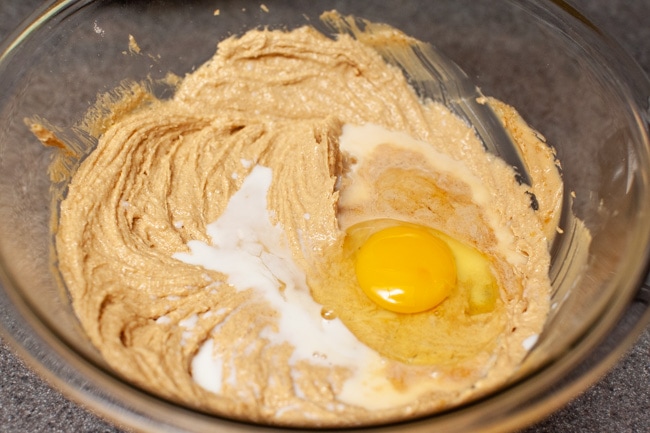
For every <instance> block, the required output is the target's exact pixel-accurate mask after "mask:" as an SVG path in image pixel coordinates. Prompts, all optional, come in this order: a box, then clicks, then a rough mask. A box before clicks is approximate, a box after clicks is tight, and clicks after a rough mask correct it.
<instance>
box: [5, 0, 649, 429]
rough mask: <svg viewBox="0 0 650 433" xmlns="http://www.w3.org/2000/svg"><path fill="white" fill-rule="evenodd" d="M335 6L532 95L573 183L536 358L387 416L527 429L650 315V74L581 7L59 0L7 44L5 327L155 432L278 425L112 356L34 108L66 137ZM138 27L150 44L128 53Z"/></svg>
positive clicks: (536, 120)
mask: <svg viewBox="0 0 650 433" xmlns="http://www.w3.org/2000/svg"><path fill="white" fill-rule="evenodd" d="M330 9H337V10H338V11H340V12H342V13H344V14H353V15H356V16H358V17H362V18H366V19H369V20H371V21H379V22H386V23H388V24H390V25H393V26H394V27H397V28H399V29H401V30H403V31H404V32H405V33H407V34H409V35H412V36H414V37H416V38H418V39H420V40H423V41H425V42H430V43H432V44H433V45H434V46H435V47H436V48H437V49H438V50H440V52H442V53H443V54H445V55H446V56H447V57H449V58H450V59H452V60H453V61H454V62H455V63H456V64H458V65H459V66H460V67H461V68H462V69H463V70H464V71H465V72H466V73H467V74H468V75H469V77H470V79H471V80H472V81H473V82H474V83H475V84H476V85H478V86H479V87H480V88H481V90H482V91H483V93H484V94H486V95H489V96H494V97H496V98H498V99H500V100H502V101H505V102H507V103H509V104H511V105H513V106H514V107H515V108H517V109H518V110H519V112H520V113H521V114H522V115H523V117H524V118H525V119H526V120H527V121H528V122H529V123H530V124H531V125H532V126H533V127H535V128H536V129H538V130H539V131H541V132H542V133H543V134H544V135H545V136H546V138H547V141H548V142H549V143H551V144H552V145H553V146H554V147H555V148H556V150H557V153H558V158H559V160H560V161H561V163H562V175H563V180H564V188H565V196H566V197H567V200H566V202H565V211H564V214H563V219H562V222H561V226H562V227H564V233H563V234H562V235H560V236H558V238H557V240H556V242H555V244H554V246H553V250H552V254H553V255H552V267H551V277H552V280H553V287H554V293H553V298H552V304H553V309H552V312H551V315H550V316H549V319H548V322H547V325H546V328H545V331H544V333H543V334H542V335H541V336H540V338H539V341H538V343H537V345H536V346H535V347H534V348H533V350H532V351H531V353H530V354H529V356H528V357H527V358H526V360H525V362H524V364H523V365H522V367H521V369H520V371H519V372H518V373H517V374H516V375H515V377H514V378H513V379H512V380H511V381H510V382H509V383H507V384H505V385H504V386H503V387H501V388H500V389H498V390H496V391H495V392H492V393H490V394H489V395H486V396H485V397H482V398H480V399H478V400H474V401H471V402H469V403H467V404H464V405H461V406H459V407H456V408H453V409H450V410H447V411H444V412H440V413H436V414H433V415H431V416H428V417H424V418H420V419H412V420H405V421H404V422H402V423H399V424H392V425H387V426H384V427H376V426H375V429H386V430H394V431H431V430H433V429H437V430H438V431H446V432H461V431H474V432H479V431H504V430H508V429H515V428H519V427H522V426H524V425H527V424H529V423H532V422H534V421H535V420H538V419H539V418H541V417H542V416H544V415H546V414H548V413H549V412H550V411H552V410H554V409H557V408H558V407H560V406H561V405H563V404H564V403H566V402H567V401H568V400H569V399H570V398H571V397H573V396H575V395H576V393H577V392H579V391H581V390H583V389H585V388H586V387H587V386H588V385H589V384H591V383H592V382H593V381H595V380H596V379H597V378H598V377H599V375H601V374H602V373H603V372H604V371H605V370H606V369H608V368H609V367H611V366H612V365H613V363H614V362H615V361H616V359H617V358H618V356H620V355H621V354H622V352H623V351H624V350H625V349H626V348H627V347H629V345H630V344H631V343H632V342H633V341H634V339H635V338H636V337H637V336H638V334H639V333H640V332H641V330H642V329H644V327H645V326H646V325H647V324H648V323H649V322H650V309H649V308H648V303H649V300H650V294H649V290H648V288H647V287H646V286H645V285H644V284H643V279H644V276H645V272H646V267H647V263H648V257H649V256H648V245H649V242H648V241H649V240H650V200H649V198H650V189H649V188H650V179H649V176H650V153H649V149H650V146H649V144H650V143H649V139H648V99H647V97H648V95H650V84H649V83H648V80H647V78H646V77H645V76H644V75H643V73H642V72H641V71H640V70H639V68H638V67H637V66H636V65H635V64H634V62H633V61H631V60H630V59H629V58H628V57H626V56H625V55H624V54H621V51H620V50H619V48H618V47H617V46H616V45H615V44H613V43H612V42H610V41H609V40H608V39H607V38H606V37H604V36H602V35H601V33H600V32H599V31H598V29H597V28H595V27H594V26H593V25H591V23H589V22H588V21H587V20H586V19H584V18H583V17H582V16H581V15H580V14H579V13H578V12H577V11H575V10H574V9H572V8H571V7H570V6H569V5H567V4H566V3H564V2H562V1H559V0H558V1H532V0H525V1H514V0H513V1H506V0H502V1H498V2H497V1H494V2H477V1H474V0H449V1H436V2H426V1H407V2H401V3H400V4H399V6H396V4H395V2H391V1H372V2H371V1H355V2H352V1H349V2H344V1H325V0H317V1H310V2H306V1H299V0H294V1H282V2H280V1H266V2H265V3H264V6H263V7H262V5H261V4H260V3H259V2H249V1H246V0H244V1H238V2H227V1H217V0H210V1H207V0H206V1H192V2H178V1H164V0H158V1H138V2H128V1H105V2H99V1H97V2H91V1H77V2H74V1H53V2H50V3H48V4H46V5H44V6H43V7H42V8H41V9H40V10H39V11H38V12H36V13H35V14H34V15H33V16H32V19H31V20H30V22H29V23H28V24H26V25H25V26H24V27H23V28H22V29H20V31H18V32H17V33H15V35H14V36H15V37H14V38H13V39H11V40H9V41H7V42H6V43H5V44H4V46H3V47H2V51H1V52H2V56H1V57H0V277H1V282H2V290H0V328H1V329H2V331H3V335H4V336H6V337H7V339H8V340H9V342H10V343H11V344H12V346H14V347H15V348H16V350H17V351H18V352H19V354H20V355H22V357H23V358H24V359H26V360H27V361H28V363H29V364H30V365H31V366H33V367H34V368H35V369H36V370H37V371H39V372H40V373H41V374H42V375H43V376H44V377H45V378H46V379H48V380H49V381H51V382H52V383H54V384H55V385H56V386H57V387H59V388H61V389H62V390H63V391H64V392H65V393H66V394H67V395H68V396H70V397H71V398H73V399H75V400H77V401H79V402H81V403H82V404H84V405H86V406H88V407H90V408H91V409H93V410H94V411H96V412H97V413H100V414H102V415H103V416H105V417H107V418H109V419H111V420H113V421H114V422H116V423H117V424H119V425H125V426H128V427H131V428H134V429H137V430H142V431H161V430H165V431H176V430H179V431H205V430H207V429H209V428H215V429H217V428H218V429H220V431H249V430H251V429H252V428H259V429H270V428H268V427H264V426H253V425H250V424H246V423H242V422H237V421H234V420H229V419H226V418H221V417H217V416H213V415H210V414H205V413H201V412H198V411H194V410H191V409H189V408H186V407H182V406H179V405H176V404H173V403H170V402H168V401H166V400H164V399H161V398H158V397H156V396H155V395H152V394H150V393H147V392H145V391H143V390H141V389H138V388H136V387H134V386H132V385H131V384H129V383H126V382H124V381H123V380H121V379H120V378H119V377H118V376H117V375H116V374H114V372H112V371H111V369H110V368H109V367H108V366H107V365H106V364H105V362H104V361H103V360H102V358H101V357H100V356H99V354H98V353H97V351H96V350H95V349H94V348H93V347H92V346H91V345H90V343H89V341H88V340H87V338H86V337H85V335H84V333H83V331H82V330H81V328H80V326H79V324H78V322H77V320H76V318H75V316H74V314H73V312H72V309H71V305H70V303H69V299H68V297H67V294H66V293H65V291H64V290H62V289H61V288H60V286H59V284H58V279H57V272H56V269H55V268H53V267H52V256H51V255H52V250H51V249H52V239H51V233H50V222H51V218H52V217H53V212H55V211H56V208H55V207H54V208H53V207H52V206H51V202H52V197H51V187H52V183H51V180H50V176H49V175H48V165H49V163H50V161H51V158H52V152H53V150H51V149H46V148H45V147H43V146H42V145H41V144H40V143H39V142H38V141H37V140H36V139H35V138H34V137H33V135H32V134H31V133H30V131H29V129H28V128H27V127H26V126H25V123H24V121H23V119H24V118H34V117H35V116H37V117H40V118H42V119H46V120H47V121H48V122H49V123H51V124H53V125H56V127H57V128H59V133H60V135H61V136H63V137H65V136H66V135H68V136H71V135H73V134H75V133H76V131H75V123H76V122H77V121H79V120H80V119H81V118H82V116H83V115H84V113H85V112H86V110H88V109H89V107H91V106H92V104H93V103H94V101H95V99H96V97H97V95H98V94H100V93H104V92H106V91H109V90H111V89H113V88H115V87H116V86H118V85H119V84H120V83H121V82H122V81H123V80H124V79H132V80H144V79H148V78H151V79H154V80H155V79H160V78H163V77H164V76H165V75H166V74H167V73H168V72H173V73H175V74H177V75H180V76H182V75H184V74H185V73H187V72H190V71H192V70H193V68H196V67H197V66H198V65H200V64H201V63H203V62H204V61H205V60H207V59H208V58H210V57H211V56H212V54H214V51H215V48H216V43H217V42H218V41H219V40H221V39H223V38H224V37H226V36H228V35H231V34H240V33H242V32H243V31H246V30H248V29H250V28H253V27H258V26H269V27H282V28H285V27H286V28H293V27H296V26H300V25H303V24H307V23H315V22H316V21H317V19H318V16H319V15H320V13H321V12H323V11H326V10H330ZM216 10H218V11H219V14H218V16H217V14H215V11H216ZM129 35H133V36H134V37H135V38H136V40H137V41H138V45H139V48H140V50H141V51H142V52H143V53H146V55H137V56H134V55H129V54H128V53H125V52H126V51H127V50H128V42H129V39H128V37H129ZM160 91H161V92H163V93H164V91H165V89H160ZM571 196H574V197H575V198H574V199H573V200H571V199H570V197H571ZM53 209H54V210H53ZM572 215H574V216H575V217H577V218H578V219H579V220H581V221H583V222H584V223H585V225H586V227H587V228H588V229H589V231H590V233H591V236H592V240H591V243H590V244H589V246H588V251H587V255H586V256H585V258H584V261H582V260H580V257H577V256H576V254H575V252H576V251H577V250H579V248H578V247H580V246H581V245H580V242H581V240H580V238H579V237H578V236H573V235H574V233H573V232H572V230H571V228H572V225H571V221H572ZM582 246H585V245H582Z"/></svg>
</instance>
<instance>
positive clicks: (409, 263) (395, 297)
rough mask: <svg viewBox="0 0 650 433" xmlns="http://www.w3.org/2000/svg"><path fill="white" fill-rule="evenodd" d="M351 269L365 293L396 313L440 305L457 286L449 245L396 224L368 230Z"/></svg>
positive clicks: (433, 236) (414, 311) (420, 310)
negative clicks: (370, 232) (371, 232)
mask: <svg viewBox="0 0 650 433" xmlns="http://www.w3.org/2000/svg"><path fill="white" fill-rule="evenodd" d="M355 271H356V274H357V279H358V281H359V285H360V286H361V289H362V290H363V291H364V293H365V294H366V295H367V296H368V297H369V298H370V299H371V300H372V301H374V302H375V303H376V304H377V305H379V306H380V307H382V308H385V309H386V310H390V311H394V312H397V313H419V312H423V311H426V310H430V309H431V308H433V307H435V306H436V305H438V304H440V303H441V302H442V301H443V300H444V299H445V298H446V297H447V296H449V293H450V292H451V290H452V289H453V288H454V286H455V285H456V263H455V260H454V256H453V254H452V251H451V249H450V248H449V246H448V245H447V244H446V243H445V242H444V241H443V240H441V239H439V238H438V237H436V236H435V235H433V234H432V233H430V232H429V231H427V230H423V229H420V228H417V227H411V226H395V227H389V228H386V229H383V230H380V231H378V232H376V233H374V234H372V235H371V236H370V237H369V238H368V239H367V240H366V241H365V242H364V243H363V244H362V245H361V247H360V248H359V251H358V252H357V254H356V259H355Z"/></svg>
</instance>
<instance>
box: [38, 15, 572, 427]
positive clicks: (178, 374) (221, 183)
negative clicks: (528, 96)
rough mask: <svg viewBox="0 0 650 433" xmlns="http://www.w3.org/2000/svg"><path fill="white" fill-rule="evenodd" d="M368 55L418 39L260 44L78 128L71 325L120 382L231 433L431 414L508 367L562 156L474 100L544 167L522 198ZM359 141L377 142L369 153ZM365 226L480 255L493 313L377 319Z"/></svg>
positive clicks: (126, 94) (472, 139)
mask: <svg viewBox="0 0 650 433" xmlns="http://www.w3.org/2000/svg"><path fill="white" fill-rule="evenodd" d="M330 19H332V17H330ZM345 22H346V21H345V20H344V19H341V21H340V23H345ZM357 31H359V30H358V29H357ZM359 32H360V31H359ZM362 36H363V37H362ZM378 41H379V42H380V43H381V44H380V45H381V46H382V47H393V49H394V50H395V51H394V52H393V54H395V53H399V52H401V51H403V52H406V50H408V49H409V47H410V46H411V45H412V44H414V43H417V41H414V40H413V39H411V38H409V37H407V36H405V35H403V34H401V33H400V32H399V31H397V30H395V29H390V28H388V27H386V26H373V25H372V23H367V25H366V26H365V27H364V30H363V32H362V34H361V33H358V34H356V35H355V37H353V36H350V35H349V34H340V35H339V36H338V37H337V38H336V39H330V38H328V37H326V36H324V35H323V34H321V33H319V32H318V31H316V30H315V29H314V28H312V27H302V28H298V29H295V30H292V31H277V30H251V31H249V32H247V33H245V34H243V35H241V36H239V37H231V38H229V39H226V40H224V41H223V42H221V43H220V44H219V47H218V51H217V53H216V54H215V56H214V57H213V58H212V59H210V60H209V61H207V62H206V63H205V64H204V65H202V66H201V67H199V68H198V69H197V70H196V71H194V72H192V73H191V74H189V75H187V76H186V77H184V78H183V79H182V80H180V81H179V83H178V84H177V88H176V91H175V93H174V96H173V97H172V98H171V99H169V100H158V99H156V98H154V97H153V96H152V95H150V94H149V93H148V92H147V89H146V86H141V85H137V84H133V85H131V86H128V87H127V88H125V89H123V92H122V99H121V100H120V101H118V103H115V101H113V104H112V105H111V107H110V109H108V110H104V111H102V110H98V111H94V112H93V113H92V115H93V116H96V115H97V113H103V114H102V117H101V119H90V120H88V119H87V122H86V125H91V124H92V125H93V128H94V129H93V128H90V127H89V128H88V130H89V131H93V132H94V133H96V134H97V135H98V136H99V140H98V144H97V146H96V148H95V149H94V150H93V151H92V152H91V153H90V154H89V155H88V157H87V158H86V159H85V160H83V162H81V164H80V165H79V167H78V169H77V170H76V172H75V173H74V175H73V176H72V180H71V182H70V184H69V187H68V190H67V195H66V197H65V199H64V200H63V201H62V202H61V204H60V219H59V221H58V223H57V226H56V254H57V264H58V269H59V270H60V273H61V275H62V277H63V280H64V282H65V285H66V287H67V289H68V291H69V294H70V297H71V299H72V303H73V307H74V310H75V312H76V313H77V315H78V318H79V321H80V323H81V325H82V326H83V329H84V330H85V332H86V333H87V334H88V337H89V338H90V340H91V341H92V343H93V344H94V345H95V346H96V347H97V348H98V350H99V351H100V352H101V354H102V355H103V357H104V358H105V359H106V361H107V362H108V364H109V365H110V366H111V367H112V368H113V369H115V370H116V371H117V372H118V373H119V374H121V375H122V376H123V377H124V378H125V379H126V380H128V381H131V382H133V383H135V384H136V385H138V386H141V387H143V388H145V389H147V390H150V391H152V392H154V393H156V394H158V395H160V396H163V397H165V398H168V399H170V400H173V401H176V402H179V403H182V404H185V405H188V406H191V407H195V408H198V409H201V410H206V411H210V412H214V413H218V414H222V415H225V416H228V417H234V418H240V419H246V420H250V421H255V422H263V423H271V424H278V425H293V426H337V425H361V424H367V423H376V422H384V421H390V420H398V419H404V418H407V417H411V416H416V415H422V414H426V413H431V412H433V411H436V410H439V409H442V408H445V407H449V406H450V405H454V404H458V403H459V402H462V401H465V400H467V399H469V398H472V397H474V396H478V395H481V394H482V393H484V392H488V391H489V390H491V389H493V388H494V387H495V386H498V385H499V384H501V383H503V382H504V381H506V380H507V379H508V377H509V376H510V375H511V374H512V373H513V371H515V369H516V368H517V365H518V364H519V363H520V362H521V360H522V359H523V357H524V356H525V354H526V352H527V350H528V348H529V347H528V345H527V344H526V341H528V342H530V339H531V338H535V337H536V335H538V334H539V333H540V332H541V330H542V327H543V324H544V320H545V317H546V314H547V311H548V308H549V293H550V282H549V278H548V268H549V260H550V259H549V254H548V245H549V242H550V240H551V239H552V236H553V234H554V233H555V226H556V224H557V218H558V215H559V210H560V203H561V191H562V186H561V182H560V180H559V175H558V173H557V169H556V166H555V162H554V157H553V151H552V149H551V148H550V147H549V146H547V145H546V144H545V143H544V142H543V139H542V138H541V136H540V135H539V134H537V133H535V132H534V131H533V130H532V129H530V128H529V127H528V126H527V125H526V124H525V122H523V120H522V119H521V118H520V117H519V116H518V115H517V113H516V112H515V111H514V109H512V108H511V107H509V106H507V105H505V104H503V103H500V102H498V101H495V100H490V99H486V100H485V101H484V102H485V103H486V104H490V105H491V106H493V107H494V109H495V110H496V112H497V113H498V115H499V117H500V118H501V119H502V121H503V122H504V126H505V127H506V128H507V129H508V130H510V131H511V132H512V135H513V138H514V139H515V140H516V141H517V142H518V144H519V145H520V147H521V148H522V151H523V152H524V156H525V158H526V160H527V162H528V163H529V164H533V165H534V166H535V167H537V168H536V169H535V170H532V171H531V175H532V177H533V186H528V185H520V184H519V183H517V181H516V179H515V176H514V171H513V170H512V168H511V167H509V166H507V165H506V164H505V163H504V162H503V161H501V160H499V159H498V158H496V157H494V156H493V155H490V154H488V153H486V152H485V150H484V149H483V146H482V143H481V142H480V140H479V139H478V138H477V137H476V135H475V132H474V130H473V129H472V128H471V127H470V126H468V125H467V124H465V123H464V122H463V121H462V120H460V119H459V118H458V117H456V116H455V115H454V114H453V113H452V112H451V111H449V109H447V108H446V107H445V106H443V105H441V104H440V103H437V102H434V101H431V100H423V99H422V98H421V97H420V96H418V95H417V94H416V93H415V91H414V90H413V89H412V88H411V87H410V86H409V84H408V82H407V79H406V78H405V76H404V74H403V72H402V71H401V70H400V69H399V68H398V67H396V66H394V65H390V64H388V63H387V62H386V61H385V59H384V57H382V55H380V54H379V53H378V52H377V51H376V50H375V49H374V48H373V45H379V44H378ZM391 44H392V45H391ZM384 49H385V48H384ZM400 50H401V51H400ZM394 58H397V59H399V58H400V57H398V56H396V57H394ZM402 66H403V67H404V68H405V70H406V72H407V74H408V73H418V72H421V71H416V70H414V68H416V67H417V65H413V64H403V65H402ZM409 68H410V69H409ZM107 112H108V113H109V114H108V115H106V113H107ZM363 128H374V129H373V131H375V132H377V131H379V134H380V135H382V134H385V137H386V139H385V142H384V141H381V142H378V143H375V145H373V146H371V148H368V149H366V150H363V149H362V148H363V141H364V140H363V134H364V132H363V131H364V130H363ZM355 131H356V133H357V136H358V135H359V131H361V132H360V133H361V136H362V138H361V142H362V143H361V145H359V144H358V143H357V144H355V141H354V139H352V141H350V138H349V137H350V136H351V134H352V135H354V133H355ZM35 132H36V133H38V128H35ZM396 134H397V135H396ZM400 137H401V138H400ZM50 139H51V137H50ZM346 140H347V141H346ZM346 143H347V144H346ZM413 143H416V144H413ZM533 194H534V196H535V198H536V202H537V205H536V208H537V209H536V210H533V209H532V208H531V195H533ZM376 218H391V219H395V220H400V221H405V222H408V223H415V224H420V225H424V226H428V227H432V228H434V229H436V230H439V231H441V232H444V233H446V234H447V235H448V236H450V237H453V238H454V239H457V240H459V241H461V242H464V243H466V244H468V245H471V246H473V247H474V248H477V249H478V250H480V251H481V252H482V253H483V254H485V255H486V256H487V257H489V258H490V263H491V264H492V268H493V272H494V274H495V278H496V279H497V281H498V282H499V299H498V307H497V308H496V309H495V310H494V312H491V313H486V314H474V315H469V314H465V313H463V308H462V305H460V304H458V302H456V301H455V300H454V299H456V298H454V297H453V296H450V298H449V299H448V300H446V301H444V302H443V304H441V306H440V307H439V308H436V309H434V310H433V311H429V312H425V313H419V314H411V315H408V314H407V315H400V314H398V313H391V312H388V311H384V310H381V309H380V308H378V307H377V306H376V305H374V304H372V302H370V301H369V300H368V299H367V298H364V297H363V296H362V294H360V292H359V290H358V288H357V287H356V285H355V279H354V274H353V272H351V270H350V269H351V268H350V265H349V257H346V256H345V255H344V253H343V251H344V249H343V247H342V245H343V242H344V239H345V236H346V232H345V230H346V229H347V228H348V227H350V226H352V225H353V224H355V223H358V222H360V221H364V220H369V219H376ZM459 305H460V306H459ZM413 348H418V350H426V351H428V352H427V353H428V355H430V356H422V357H419V358H418V356H413V355H408V354H409V353H411V354H412V353H414V349H413ZM416 352H417V351H416ZM416 355H417V353H416ZM416 358H418V359H416Z"/></svg>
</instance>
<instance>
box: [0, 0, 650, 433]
mask: <svg viewBox="0 0 650 433" xmlns="http://www.w3.org/2000/svg"><path fill="white" fill-rule="evenodd" d="M40 3H41V1H40V0H1V1H0V41H2V40H4V38H6V37H7V36H8V34H9V33H10V32H11V30H13V28H14V27H16V26H17V25H18V24H19V23H20V21H22V20H23V19H24V18H25V17H27V16H28V15H29V14H30V12H31V11H32V10H33V9H34V8H36V7H37V6H38V5H39V4H40ZM571 3H573V4H574V5H576V6H577V8H578V9H579V10H581V11H583V12H584V14H585V15H586V16H587V17H588V18H590V19H591V20H592V21H593V22H595V23H596V24H597V25H598V26H599V27H600V28H602V29H604V30H605V31H606V32H608V33H609V34H610V35H612V36H613V37H614V38H615V39H617V40H618V42H619V43H620V44H621V45H622V46H623V47H624V49H626V50H627V51H628V53H630V54H631V55H632V57H634V58H635V59H636V60H637V61H638V63H639V64H640V65H641V67H642V68H643V69H644V70H645V71H646V73H647V74H648V75H650V0H573V1H572V2H571ZM0 432H121V430H120V429H118V428H117V427H115V426H113V425H112V424H110V423H109V422H107V421H104V420H102V419H101V418H99V417H97V416H96V415H94V414H92V413H90V412H88V411H87V410H86V409H84V408H82V407H81V406H79V405H77V404H76V403H73V402H72V401H70V400H68V399H67V398H66V397H64V396H63V395H61V393H60V392H59V391H57V390H56V389H54V388H52V387H51V386H50V385H48V384H47V383H45V382H44V381H43V380H42V379H40V378H39V377H38V376H37V375H35V374H34V373H33V372H32V371H31V370H30V369H29V368H28V367H26V366H25V365H24V364H23V362H22V361H21V360H20V359H19V358H18V357H17V356H16V355H15V354H14V353H13V352H12V350H11V349H10V348H9V347H8V346H7V345H6V344H5V342H4V341H3V340H2V338H1V337H0ZM539 432H620V433H625V432H630V433H640V432H650V328H648V329H646V330H645V332H644V333H643V334H642V335H641V337H640V339H639V340H638V342H637V343H636V344H635V345H634V346H633V347H632V348H631V350H630V351H629V352H628V353H627V355H626V356H624V357H623V358H622V359H621V360H620V361H619V363H618V365H617V366H616V367H615V368H614V369H613V370H612V371H611V372H609V373H608V374H607V375H605V376H604V377H603V378H602V379H601V380H600V381H599V382H598V383H596V384H595V385H593V386H592V387H590V388H589V389H588V390H587V391H585V392H584V393H583V394H582V395H581V396H579V397H577V398H576V399H575V400H574V401H572V402H571V403H569V404H568V405H567V406H566V407H565V408H563V409H561V410H559V411H558V412H556V413H554V414H553V415H551V416H549V417H548V418H547V419H545V420H542V421H540V422H539V423H538V424H536V425H534V426H531V427H529V428H527V429H526V430H525V433H539Z"/></svg>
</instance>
